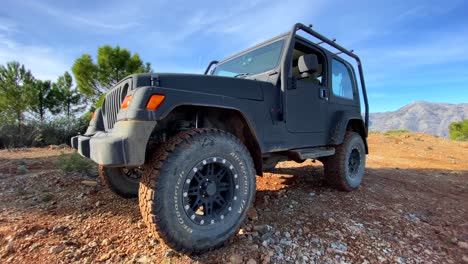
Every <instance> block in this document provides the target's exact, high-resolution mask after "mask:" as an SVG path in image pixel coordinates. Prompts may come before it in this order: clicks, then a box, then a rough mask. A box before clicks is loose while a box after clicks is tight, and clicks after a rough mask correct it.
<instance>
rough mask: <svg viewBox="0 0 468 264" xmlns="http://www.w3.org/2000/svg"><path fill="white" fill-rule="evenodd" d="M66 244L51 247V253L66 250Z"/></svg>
mask: <svg viewBox="0 0 468 264" xmlns="http://www.w3.org/2000/svg"><path fill="white" fill-rule="evenodd" d="M64 249H65V248H64V246H62V245H59V246H53V247H51V248H50V249H49V253H51V254H58V253H60V252H62V251H63V250H64Z"/></svg>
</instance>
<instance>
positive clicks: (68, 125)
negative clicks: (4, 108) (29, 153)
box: [0, 114, 91, 148]
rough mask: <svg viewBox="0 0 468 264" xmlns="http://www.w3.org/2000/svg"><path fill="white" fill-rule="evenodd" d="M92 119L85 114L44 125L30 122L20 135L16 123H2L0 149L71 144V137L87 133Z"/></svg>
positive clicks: (23, 125)
mask: <svg viewBox="0 0 468 264" xmlns="http://www.w3.org/2000/svg"><path fill="white" fill-rule="evenodd" d="M90 119H91V114H85V115H83V116H82V117H81V118H73V117H70V118H69V117H58V118H55V119H52V120H50V121H47V122H44V123H41V122H38V121H28V122H25V123H23V124H22V125H21V132H20V133H18V130H19V129H18V125H17V123H15V122H14V121H9V122H3V123H2V122H0V148H14V147H41V146H48V145H60V144H64V143H65V144H70V138H71V137H73V136H76V135H77V134H79V133H81V134H83V133H84V132H85V131H86V128H87V126H88V124H89V120H90ZM0 121H1V120H0Z"/></svg>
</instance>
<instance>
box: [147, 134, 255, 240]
mask: <svg viewBox="0 0 468 264" xmlns="http://www.w3.org/2000/svg"><path fill="white" fill-rule="evenodd" d="M213 157H216V158H222V159H226V160H227V161H228V162H229V163H231V165H233V172H234V173H235V174H237V175H238V177H237V180H238V181H237V182H236V184H238V185H239V189H237V190H235V195H236V197H237V199H236V200H231V207H232V210H231V212H230V213H229V217H228V216H226V217H224V219H217V221H216V222H215V223H214V224H205V225H198V224H196V223H194V222H193V221H192V220H191V219H190V217H189V216H188V215H187V213H186V211H185V209H184V208H183V187H184V184H185V181H186V178H187V176H188V175H189V173H190V172H191V171H192V170H193V168H194V166H196V165H197V164H199V163H200V162H202V161H203V160H206V159H210V158H213ZM156 184H160V185H161V186H163V188H160V189H159V190H158V191H161V189H162V193H155V195H162V197H161V199H159V200H160V201H162V202H163V203H164V206H163V207H162V212H161V215H160V217H158V218H159V221H161V222H162V223H161V224H162V225H165V226H167V227H168V230H169V232H170V235H171V236H174V237H183V238H184V240H183V241H182V243H187V245H185V246H188V247H197V248H207V247H212V246H213V245H215V244H219V243H222V242H223V241H225V240H226V239H228V238H229V237H230V236H231V235H232V234H233V233H234V232H235V231H236V230H237V229H238V227H239V226H240V224H241V223H242V220H243V219H244V218H245V215H246V212H247V209H248V208H249V207H250V205H251V203H252V201H253V197H254V194H255V172H254V168H253V165H252V161H251V158H250V156H249V153H248V151H247V150H246V148H245V147H244V146H243V145H242V143H240V141H238V140H235V138H234V137H233V136H231V135H228V134H221V133H209V134H205V135H196V136H194V137H193V138H191V139H190V141H184V142H183V143H181V144H180V145H179V146H178V147H177V148H176V150H175V151H174V152H173V153H172V154H171V155H170V156H169V157H168V159H167V160H166V161H165V163H164V165H163V166H162V168H161V170H160V174H159V175H158V179H157V183H156Z"/></svg>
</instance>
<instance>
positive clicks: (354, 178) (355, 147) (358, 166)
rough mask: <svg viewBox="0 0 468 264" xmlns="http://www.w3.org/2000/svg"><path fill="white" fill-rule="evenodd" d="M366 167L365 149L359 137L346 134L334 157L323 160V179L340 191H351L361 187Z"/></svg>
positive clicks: (354, 134) (353, 133) (355, 134)
mask: <svg viewBox="0 0 468 264" xmlns="http://www.w3.org/2000/svg"><path fill="white" fill-rule="evenodd" d="M365 167H366V148H365V146H364V142H363V140H362V138H361V136H360V135H359V134H358V133H356V132H347V133H346V135H345V138H344V140H343V143H342V144H341V145H339V146H337V147H336V153H335V155H333V156H331V157H327V158H326V159H324V169H325V178H326V179H327V181H328V182H329V183H330V184H331V185H333V186H334V187H336V188H337V189H339V190H341V191H352V190H354V189H357V188H358V187H359V185H361V182H362V178H363V177H364V172H365Z"/></svg>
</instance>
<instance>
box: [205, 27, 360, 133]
mask: <svg viewBox="0 0 468 264" xmlns="http://www.w3.org/2000/svg"><path fill="white" fill-rule="evenodd" d="M299 30H302V31H304V32H305V33H307V34H309V35H311V36H313V37H315V38H317V39H318V40H320V42H317V43H315V44H316V45H321V44H324V43H325V44H328V45H329V46H331V47H333V48H335V49H337V50H338V53H335V54H346V55H348V56H349V57H351V58H353V59H354V60H355V61H356V63H357V67H358V73H359V81H360V84H361V92H362V96H363V100H364V107H365V112H364V114H365V116H364V120H365V127H366V133H367V130H368V128H369V102H368V99H367V92H366V84H365V81H364V71H363V69H362V63H361V59H360V58H359V57H358V56H357V55H356V54H354V53H353V51H352V50H347V49H346V48H344V47H343V46H341V45H339V44H337V43H336V40H331V39H329V38H327V37H325V36H323V35H322V34H320V33H318V32H317V31H315V30H313V29H312V25H309V26H306V25H304V24H302V23H296V24H294V26H293V27H292V29H291V30H290V31H289V32H288V33H287V34H286V42H285V47H286V48H284V50H283V54H282V57H281V63H280V69H281V70H280V74H281V75H280V76H281V89H285V87H287V84H288V81H289V80H290V79H291V78H292V76H291V71H289V70H288V69H289V66H290V63H291V57H292V52H293V47H294V41H295V38H296V35H297V32H298V31H299ZM283 35H284V34H283ZM283 35H280V36H283ZM276 38H278V37H276ZM260 45H262V44H259V45H258V46H260ZM234 56H236V55H234ZM234 56H233V57H234ZM218 63H219V62H218V61H216V60H213V61H211V62H210V63H209V64H208V67H207V68H206V70H205V73H204V74H205V75H206V74H208V73H209V72H210V69H211V68H212V67H213V66H214V65H216V64H218ZM284 92H285V91H284V90H283V93H284ZM283 93H281V97H282V98H281V100H280V103H281V109H282V110H283V111H282V116H283V117H284V115H285V111H287V109H285V107H284V104H285V99H284V98H285V97H284V95H283Z"/></svg>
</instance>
